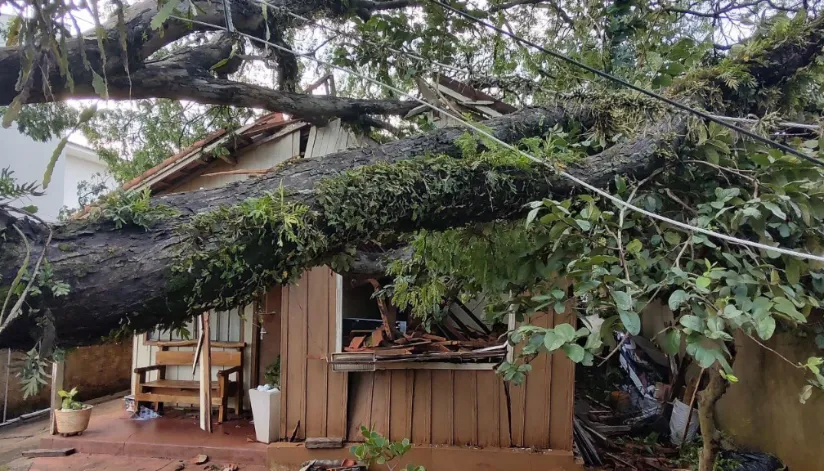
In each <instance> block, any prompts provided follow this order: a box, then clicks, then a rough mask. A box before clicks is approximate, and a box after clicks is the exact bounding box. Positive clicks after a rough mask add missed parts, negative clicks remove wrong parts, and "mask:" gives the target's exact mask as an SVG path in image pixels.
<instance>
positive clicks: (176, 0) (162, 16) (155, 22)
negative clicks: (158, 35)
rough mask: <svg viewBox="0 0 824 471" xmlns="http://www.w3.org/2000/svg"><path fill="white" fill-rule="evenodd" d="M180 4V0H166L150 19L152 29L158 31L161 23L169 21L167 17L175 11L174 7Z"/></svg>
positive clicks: (161, 25)
mask: <svg viewBox="0 0 824 471" xmlns="http://www.w3.org/2000/svg"><path fill="white" fill-rule="evenodd" d="M180 2H181V0H166V3H164V4H163V6H162V7H160V9H159V10H158V11H157V15H155V16H154V18H152V22H151V26H152V29H160V28H161V27H163V23H165V22H166V20H168V19H169V16H170V15H171V14H172V12H173V11H174V10H175V7H177V6H178V5H180Z"/></svg>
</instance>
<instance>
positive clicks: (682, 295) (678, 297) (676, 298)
mask: <svg viewBox="0 0 824 471" xmlns="http://www.w3.org/2000/svg"><path fill="white" fill-rule="evenodd" d="M688 299H689V295H688V294H687V292H686V291H684V290H682V289H679V290H675V291H673V293H672V294H671V295H670V297H669V308H670V309H672V310H673V311H677V310H678V308H679V307H680V306H681V304H683V303H684V302H685V301H686V300H688Z"/></svg>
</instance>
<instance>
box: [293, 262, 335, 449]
mask: <svg viewBox="0 0 824 471" xmlns="http://www.w3.org/2000/svg"><path fill="white" fill-rule="evenodd" d="M281 303H282V307H281V313H282V317H281V372H280V378H281V380H280V382H281V391H282V394H281V396H280V397H281V424H280V433H281V436H282V437H290V436H291V435H292V433H293V432H294V431H295V430H297V434H296V436H297V438H299V439H305V438H306V437H345V436H346V401H347V380H348V378H347V375H346V373H337V372H333V371H332V365H330V364H329V362H328V361H327V359H328V358H329V357H330V356H331V354H332V353H333V352H334V351H335V346H336V337H335V336H336V332H337V330H336V325H337V322H336V318H337V278H336V275H335V273H334V272H332V270H330V269H329V268H328V267H325V266H324V267H315V268H313V269H311V270H307V271H305V272H304V273H303V276H301V278H300V280H298V281H297V282H296V283H293V284H291V285H289V286H284V287H283V291H282V297H281Z"/></svg>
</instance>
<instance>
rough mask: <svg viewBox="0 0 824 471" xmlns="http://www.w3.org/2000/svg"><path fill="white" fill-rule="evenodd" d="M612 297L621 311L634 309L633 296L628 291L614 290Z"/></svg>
mask: <svg viewBox="0 0 824 471" xmlns="http://www.w3.org/2000/svg"><path fill="white" fill-rule="evenodd" d="M612 299H614V300H615V307H617V308H618V310H619V311H631V310H632V296H630V295H629V293H627V292H626V291H612Z"/></svg>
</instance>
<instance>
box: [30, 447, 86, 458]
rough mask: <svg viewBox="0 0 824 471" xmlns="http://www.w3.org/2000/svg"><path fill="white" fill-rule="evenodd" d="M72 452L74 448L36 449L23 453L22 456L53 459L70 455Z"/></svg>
mask: <svg viewBox="0 0 824 471" xmlns="http://www.w3.org/2000/svg"><path fill="white" fill-rule="evenodd" d="M74 451H75V450H74V448H38V449H35V450H26V451H24V452H23V456H25V457H26V458H55V457H58V456H68V455H71V454H72V453H74Z"/></svg>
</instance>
